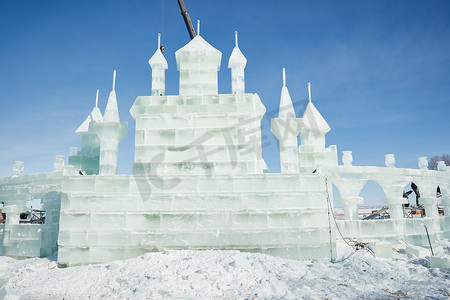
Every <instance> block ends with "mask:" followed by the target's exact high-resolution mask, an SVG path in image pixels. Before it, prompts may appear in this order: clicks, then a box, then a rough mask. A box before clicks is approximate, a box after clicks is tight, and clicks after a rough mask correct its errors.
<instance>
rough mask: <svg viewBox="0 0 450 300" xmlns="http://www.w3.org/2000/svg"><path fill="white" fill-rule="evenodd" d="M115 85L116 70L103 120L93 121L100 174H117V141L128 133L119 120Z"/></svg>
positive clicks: (124, 124)
mask: <svg viewBox="0 0 450 300" xmlns="http://www.w3.org/2000/svg"><path fill="white" fill-rule="evenodd" d="M115 86H116V70H114V75H113V86H112V90H111V93H109V98H108V103H107V104H106V109H105V116H104V117H103V121H102V122H99V123H94V132H95V134H96V135H97V136H98V138H99V140H100V167H99V170H100V172H99V173H100V174H109V175H110V174H117V163H118V153H119V142H120V141H122V140H123V139H124V138H125V136H126V135H127V133H128V130H127V126H126V123H121V122H120V118H119V109H118V107H117V96H116V91H115Z"/></svg>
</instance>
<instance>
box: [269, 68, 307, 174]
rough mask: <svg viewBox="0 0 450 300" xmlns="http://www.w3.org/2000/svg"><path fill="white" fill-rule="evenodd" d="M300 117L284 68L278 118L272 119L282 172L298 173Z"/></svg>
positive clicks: (272, 128)
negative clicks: (296, 110)
mask: <svg viewBox="0 0 450 300" xmlns="http://www.w3.org/2000/svg"><path fill="white" fill-rule="evenodd" d="M299 122H300V119H297V118H296V117H295V110H294V106H293V104H292V100H291V96H290V95H289V91H288V88H287V86H286V71H285V69H284V68H283V87H282V88H281V97H280V109H279V113H278V118H276V119H272V120H271V130H272V133H273V134H274V135H275V137H276V138H277V139H278V141H279V146H280V165H281V173H298V172H299V165H298V143H297V136H298V134H299V129H300V128H299Z"/></svg>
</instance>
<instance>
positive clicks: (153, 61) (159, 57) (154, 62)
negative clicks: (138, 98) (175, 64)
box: [148, 33, 168, 96]
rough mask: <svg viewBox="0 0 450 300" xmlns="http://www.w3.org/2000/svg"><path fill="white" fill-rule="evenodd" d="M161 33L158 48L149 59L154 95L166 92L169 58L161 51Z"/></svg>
mask: <svg viewBox="0 0 450 300" xmlns="http://www.w3.org/2000/svg"><path fill="white" fill-rule="evenodd" d="M160 47H161V34H160V33H158V48H157V49H156V51H155V53H154V54H153V56H152V57H151V58H150V59H149V60H148V63H149V65H150V67H151V68H152V96H163V95H164V94H165V92H166V74H165V70H166V69H167V68H168V65H167V60H166V59H165V58H164V55H163V54H162V52H161V48H160Z"/></svg>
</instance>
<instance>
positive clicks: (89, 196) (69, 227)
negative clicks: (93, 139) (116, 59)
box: [58, 174, 336, 265]
mask: <svg viewBox="0 0 450 300" xmlns="http://www.w3.org/2000/svg"><path fill="white" fill-rule="evenodd" d="M176 178H177V179H178V180H179V181H178V184H177V185H176V186H171V184H172V181H173V179H174V178H173V177H172V176H140V177H138V176H125V175H117V176H75V177H65V178H64V180H63V193H64V194H63V197H62V206H61V224H60V234H59V253H58V261H59V263H61V264H68V265H77V264H86V263H99V262H105V261H112V260H116V259H122V258H127V257H133V256H138V255H141V254H143V253H145V252H149V251H160V250H163V249H239V250H242V251H251V252H261V253H267V254H271V255H277V256H284V257H289V258H293V259H307V258H322V257H329V256H330V246H331V247H333V249H334V247H335V245H334V242H333V243H332V245H330V236H329V227H328V224H329V223H328V219H327V202H326V192H325V191H326V190H325V181H324V178H323V177H321V176H318V175H315V174H286V175H285V174H254V175H232V176H231V175H216V176H213V177H211V178H207V177H206V176H190V175H178V176H176ZM275 195H276V196H275ZM333 240H334V232H333ZM333 251H334V252H333V253H336V252H335V249H334V250H333Z"/></svg>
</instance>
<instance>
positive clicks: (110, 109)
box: [103, 70, 120, 123]
mask: <svg viewBox="0 0 450 300" xmlns="http://www.w3.org/2000/svg"><path fill="white" fill-rule="evenodd" d="M103 122H105V123H106V122H120V118H119V109H118V107H117V96H116V70H114V72H113V84H112V90H111V92H110V93H109V98H108V102H107V104H106V109H105V116H104V117H103Z"/></svg>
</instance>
